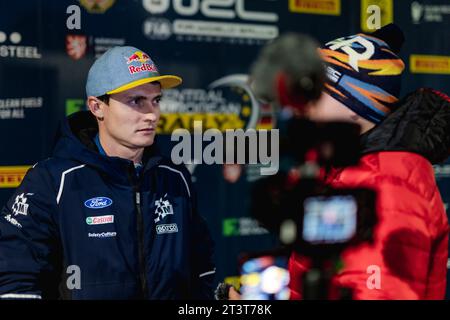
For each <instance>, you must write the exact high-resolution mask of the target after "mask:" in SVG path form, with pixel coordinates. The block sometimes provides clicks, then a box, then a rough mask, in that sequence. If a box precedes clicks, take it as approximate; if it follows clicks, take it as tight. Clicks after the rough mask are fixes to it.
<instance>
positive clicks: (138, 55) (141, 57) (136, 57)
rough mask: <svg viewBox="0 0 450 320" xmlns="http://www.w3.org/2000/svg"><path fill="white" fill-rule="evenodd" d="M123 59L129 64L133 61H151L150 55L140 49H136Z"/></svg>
mask: <svg viewBox="0 0 450 320" xmlns="http://www.w3.org/2000/svg"><path fill="white" fill-rule="evenodd" d="M125 60H127V64H130V63H132V62H135V61H139V62H140V63H144V62H147V61H151V59H150V57H149V56H148V55H147V54H145V53H143V52H142V51H136V52H135V53H133V54H132V55H131V56H129V57H128V58H126V57H125Z"/></svg>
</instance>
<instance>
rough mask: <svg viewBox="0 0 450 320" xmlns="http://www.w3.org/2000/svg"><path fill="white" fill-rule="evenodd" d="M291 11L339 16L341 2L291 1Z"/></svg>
mask: <svg viewBox="0 0 450 320" xmlns="http://www.w3.org/2000/svg"><path fill="white" fill-rule="evenodd" d="M289 11H291V12H295V13H310V14H324V15H333V16H339V15H340V14H341V0H289Z"/></svg>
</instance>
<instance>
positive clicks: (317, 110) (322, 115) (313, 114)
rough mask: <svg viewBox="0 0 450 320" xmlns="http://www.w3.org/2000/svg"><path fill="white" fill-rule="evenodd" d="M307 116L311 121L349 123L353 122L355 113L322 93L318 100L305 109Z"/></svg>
mask: <svg viewBox="0 0 450 320" xmlns="http://www.w3.org/2000/svg"><path fill="white" fill-rule="evenodd" d="M307 116H308V118H309V119H310V120H312V121H318V122H327V121H351V120H352V119H353V120H355V116H356V115H355V113H354V112H353V111H352V110H351V109H349V108H347V107H346V106H345V105H343V104H342V103H340V102H339V101H337V100H336V99H334V98H333V97H331V96H330V95H328V94H327V93H324V92H323V93H322V95H321V96H320V98H319V100H317V101H315V102H312V103H310V104H309V105H308V107H307Z"/></svg>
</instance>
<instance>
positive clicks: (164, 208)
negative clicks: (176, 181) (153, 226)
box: [155, 193, 173, 223]
mask: <svg viewBox="0 0 450 320" xmlns="http://www.w3.org/2000/svg"><path fill="white" fill-rule="evenodd" d="M166 197H167V193H166V194H165V195H164V197H161V198H159V200H156V201H155V206H156V209H155V214H156V215H157V217H156V218H155V223H157V222H159V221H161V220H162V219H164V218H165V217H166V216H167V215H169V214H173V207H172V204H171V203H170V201H169V200H167V198H166Z"/></svg>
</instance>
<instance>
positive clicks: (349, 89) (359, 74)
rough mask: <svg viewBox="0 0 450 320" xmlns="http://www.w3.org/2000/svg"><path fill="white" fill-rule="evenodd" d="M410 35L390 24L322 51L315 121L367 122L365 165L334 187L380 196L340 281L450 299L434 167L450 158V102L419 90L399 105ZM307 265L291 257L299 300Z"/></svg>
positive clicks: (360, 290)
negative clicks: (323, 71) (365, 237)
mask: <svg viewBox="0 0 450 320" xmlns="http://www.w3.org/2000/svg"><path fill="white" fill-rule="evenodd" d="M403 40H404V39H403V34H402V33H401V31H400V30H399V29H398V27H396V26H395V25H388V26H387V27H384V28H382V29H380V30H379V31H377V32H376V33H374V34H372V35H365V34H358V35H354V36H350V37H346V38H340V39H337V40H334V41H331V42H329V43H327V44H326V45H325V47H323V48H321V50H320V51H321V54H322V56H323V59H324V60H325V61H326V63H327V76H328V79H327V82H326V85H325V90H324V92H323V94H322V96H321V98H320V99H319V100H318V101H317V102H315V103H313V104H311V105H310V106H308V108H307V110H308V111H307V115H308V117H309V118H310V119H311V120H314V121H337V120H347V121H351V122H355V123H358V124H359V125H360V126H361V147H362V155H361V158H360V161H359V164H358V165H357V166H354V167H346V168H342V169H333V170H331V172H330V173H329V175H328V176H327V178H326V182H327V184H328V185H330V186H332V187H334V188H358V187H368V188H372V189H374V190H375V191H376V192H377V203H376V211H377V217H378V223H377V225H376V227H375V230H374V241H373V243H372V244H369V243H365V244H362V245H358V246H355V247H349V248H347V249H346V250H344V252H343V253H342V255H341V258H342V262H343V268H342V269H341V270H340V271H339V272H338V274H336V275H335V276H334V277H333V279H332V284H333V287H335V288H349V289H351V292H352V299H443V298H444V296H445V288H446V273H447V258H448V235H449V225H448V220H447V215H446V212H445V208H444V205H443V202H442V199H441V196H440V193H439V190H438V188H437V186H436V182H435V177H434V171H433V167H432V164H436V163H440V162H443V161H445V159H446V158H447V157H448V155H449V150H450V99H449V98H448V97H447V96H446V95H445V94H442V93H440V92H438V91H435V90H432V89H419V90H416V91H414V92H412V93H410V94H409V95H407V96H406V97H405V98H403V99H402V100H400V101H399V99H398V96H399V91H400V75H401V73H402V71H403V69H404V64H403V62H402V61H401V59H400V58H399V57H398V56H397V54H398V51H399V49H400V47H401V44H402V43H403ZM308 267H309V261H308V259H307V258H305V257H303V256H300V255H299V254H298V253H293V254H292V256H291V258H290V261H289V271H290V275H291V282H290V288H291V299H301V298H302V276H303V275H304V273H305V271H306V270H308ZM374 279H376V280H374Z"/></svg>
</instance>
